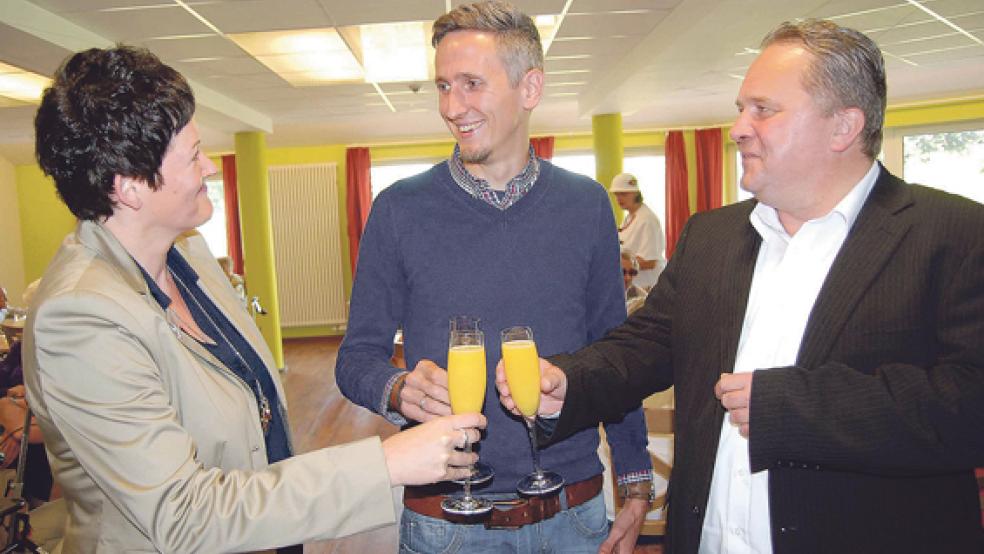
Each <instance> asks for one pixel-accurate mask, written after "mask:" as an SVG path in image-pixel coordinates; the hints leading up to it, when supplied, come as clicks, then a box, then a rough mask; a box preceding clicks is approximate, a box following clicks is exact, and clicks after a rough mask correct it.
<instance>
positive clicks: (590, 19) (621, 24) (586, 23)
mask: <svg viewBox="0 0 984 554" xmlns="http://www.w3.org/2000/svg"><path fill="white" fill-rule="evenodd" d="M667 13H669V12H667V11H646V12H644V13H633V14H628V13H592V14H584V15H576V14H575V15H568V16H567V17H566V18H564V23H563V25H562V26H561V28H560V32H559V33H558V34H557V36H558V37H605V36H610V35H628V36H637V37H642V36H644V35H648V34H649V33H650V32H652V30H653V27H655V26H656V24H657V23H659V21H660V20H662V19H663V18H664V17H666V14H667Z"/></svg>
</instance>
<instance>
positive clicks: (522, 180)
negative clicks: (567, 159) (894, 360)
mask: <svg viewBox="0 0 984 554" xmlns="http://www.w3.org/2000/svg"><path fill="white" fill-rule="evenodd" d="M448 167H449V168H450V169H451V177H452V178H453V179H454V182H455V183H458V186H459V187H461V188H462V189H463V190H464V191H465V192H467V193H468V194H470V195H471V196H472V197H474V198H478V199H479V200H482V201H483V202H485V203H487V204H489V205H490V206H493V207H495V208H499V209H500V210H505V209H506V208H508V207H509V206H512V205H513V204H515V203H516V202H518V201H519V199H520V198H522V197H523V196H525V195H526V193H527V192H529V191H530V189H531V188H533V183H535V182H536V180H537V178H539V177H540V160H539V159H537V157H536V154H535V153H534V152H533V146H532V145H531V146H530V159H529V161H528V162H527V163H526V167H524V168H523V171H521V172H520V173H519V175H517V176H515V177H513V178H512V179H511V180H510V181H509V182H508V183H506V190H504V191H497V190H492V187H490V186H489V183H488V181H486V180H485V179H479V178H478V177H475V176H474V175H472V174H471V173H469V172H468V170H467V169H465V164H464V162H462V161H461V150H460V149H459V147H458V145H457V144H456V145H454V154H453V155H452V156H451V159H450V160H449V161H448Z"/></svg>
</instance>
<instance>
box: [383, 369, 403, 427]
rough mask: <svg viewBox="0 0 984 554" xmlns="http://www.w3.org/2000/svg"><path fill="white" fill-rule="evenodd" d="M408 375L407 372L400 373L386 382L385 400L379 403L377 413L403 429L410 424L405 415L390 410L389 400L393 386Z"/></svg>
mask: <svg viewBox="0 0 984 554" xmlns="http://www.w3.org/2000/svg"><path fill="white" fill-rule="evenodd" d="M408 373H409V372H407V371H398V372H396V373H394V374H393V376H392V377H390V378H389V381H386V388H385V389H384V390H383V399H382V401H381V402H380V403H379V409H378V410H377V412H379V413H380V414H381V415H382V416H383V417H384V418H386V421H388V422H390V423H392V424H394V425H399V426H400V427H403V426H404V425H406V424H407V423H408V421H407V418H405V417H403V414H401V413H400V412H395V411H393V410H390V409H389V398H390V394H391V393H392V392H393V386H394V385H396V382H397V381H398V380H399V379H400V377H402V376H403V375H406V374H408Z"/></svg>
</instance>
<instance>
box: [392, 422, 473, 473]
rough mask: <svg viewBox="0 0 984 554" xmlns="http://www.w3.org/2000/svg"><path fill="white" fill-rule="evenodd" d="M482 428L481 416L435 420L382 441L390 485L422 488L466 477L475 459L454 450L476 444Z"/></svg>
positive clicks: (470, 454) (471, 454)
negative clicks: (419, 486) (420, 486)
mask: <svg viewBox="0 0 984 554" xmlns="http://www.w3.org/2000/svg"><path fill="white" fill-rule="evenodd" d="M485 425H486V420H485V416H483V415H482V414H459V415H451V416H444V417H435V418H434V419H433V420H431V421H428V422H426V423H422V424H420V425H417V426H416V427H412V428H410V429H407V430H406V431H401V432H399V433H397V434H395V435H393V436H391V437H390V438H388V439H386V440H384V441H383V455H384V457H385V458H386V467H387V469H388V470H389V475H390V482H391V483H392V484H393V485H426V484H429V483H437V482H439V481H453V480H456V479H464V478H466V477H468V476H469V475H470V474H471V465H472V464H474V463H475V462H476V461H477V460H478V455H477V454H473V453H471V452H465V451H462V450H457V449H458V448H462V447H464V446H465V445H466V444H471V443H473V442H477V441H478V440H479V438H480V437H481V434H480V432H479V429H484V428H485Z"/></svg>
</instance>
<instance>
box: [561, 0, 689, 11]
mask: <svg viewBox="0 0 984 554" xmlns="http://www.w3.org/2000/svg"><path fill="white" fill-rule="evenodd" d="M679 3H680V0H574V3H573V4H572V5H571V13H584V12H609V11H629V10H672V9H673V8H675V7H676V6H677V5H678V4H679Z"/></svg>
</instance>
